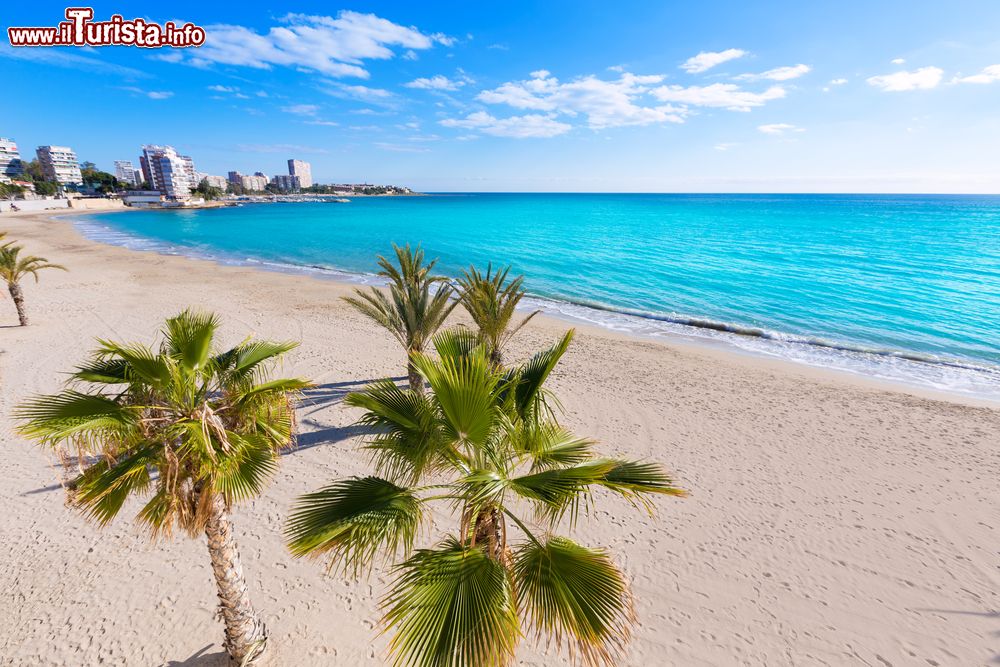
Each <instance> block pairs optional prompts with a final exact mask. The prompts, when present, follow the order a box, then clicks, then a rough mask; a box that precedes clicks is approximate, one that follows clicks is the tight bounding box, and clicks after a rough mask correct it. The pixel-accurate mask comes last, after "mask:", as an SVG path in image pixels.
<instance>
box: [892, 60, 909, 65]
mask: <svg viewBox="0 0 1000 667" xmlns="http://www.w3.org/2000/svg"><path fill="white" fill-rule="evenodd" d="M892 64H893V65H905V64H906V60H905V59H903V58H893V59H892Z"/></svg>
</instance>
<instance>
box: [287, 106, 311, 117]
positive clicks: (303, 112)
mask: <svg viewBox="0 0 1000 667" xmlns="http://www.w3.org/2000/svg"><path fill="white" fill-rule="evenodd" d="M281 110H282V111H284V112H285V113H292V114H295V115H296V116H315V115H316V113H317V112H318V111H319V106H317V105H315V104H291V105H289V106H286V107H281Z"/></svg>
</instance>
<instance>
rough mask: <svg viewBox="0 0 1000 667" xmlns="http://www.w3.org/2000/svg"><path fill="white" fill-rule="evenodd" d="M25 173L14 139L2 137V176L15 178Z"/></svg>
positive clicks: (0, 158) (0, 152)
mask: <svg viewBox="0 0 1000 667" xmlns="http://www.w3.org/2000/svg"><path fill="white" fill-rule="evenodd" d="M23 173H24V163H23V162H22V161H21V153H20V152H19V151H18V150H17V144H16V143H14V140H13V139H8V138H6V137H0V176H6V177H8V178H15V177H17V176H20V175H21V174H23Z"/></svg>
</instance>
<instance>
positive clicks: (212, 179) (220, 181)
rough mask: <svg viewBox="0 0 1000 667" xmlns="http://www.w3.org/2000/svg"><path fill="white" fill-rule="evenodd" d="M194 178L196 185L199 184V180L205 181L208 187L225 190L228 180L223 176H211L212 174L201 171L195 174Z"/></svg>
mask: <svg viewBox="0 0 1000 667" xmlns="http://www.w3.org/2000/svg"><path fill="white" fill-rule="evenodd" d="M195 179H197V181H198V185H201V182H202V181H205V182H207V183H208V186H209V187H211V188H219V189H220V190H225V189H226V185H227V184H228V182H229V181H228V180H226V177H225V176H213V175H212V174H202V173H201V172H199V173H198V174H196V175H195Z"/></svg>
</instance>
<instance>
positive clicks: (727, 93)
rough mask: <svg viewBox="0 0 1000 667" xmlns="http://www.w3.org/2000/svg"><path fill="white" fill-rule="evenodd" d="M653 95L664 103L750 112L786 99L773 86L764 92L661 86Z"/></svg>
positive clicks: (722, 86)
mask: <svg viewBox="0 0 1000 667" xmlns="http://www.w3.org/2000/svg"><path fill="white" fill-rule="evenodd" d="M652 94H653V95H654V96H655V97H657V98H658V99H660V100H663V101H664V102H676V103H679V104H689V105H691V106H697V107H716V108H721V109H728V110H730V111H750V110H751V109H752V108H754V107H761V106H764V105H765V104H766V103H768V102H770V101H772V100H780V99H781V98H783V97H785V95H786V91H785V89H784V88H782V87H781V86H771V87H770V88H768V89H767V90H764V91H763V92H759V93H755V92H751V91H749V90H743V89H742V88H740V87H739V86H737V85H736V84H733V83H713V84H711V85H708V86H687V87H685V86H661V87H659V88H654V89H653V90H652Z"/></svg>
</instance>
